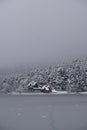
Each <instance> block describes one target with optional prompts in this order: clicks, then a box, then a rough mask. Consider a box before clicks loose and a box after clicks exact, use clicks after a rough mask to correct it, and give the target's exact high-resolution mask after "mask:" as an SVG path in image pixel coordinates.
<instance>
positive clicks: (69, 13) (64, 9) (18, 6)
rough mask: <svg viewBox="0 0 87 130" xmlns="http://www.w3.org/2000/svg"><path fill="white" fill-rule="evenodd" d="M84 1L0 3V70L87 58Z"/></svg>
mask: <svg viewBox="0 0 87 130" xmlns="http://www.w3.org/2000/svg"><path fill="white" fill-rule="evenodd" d="M86 48H87V2H86V1H85V0H83V1H81V0H0V67H12V66H19V65H26V64H38V63H45V62H48V63H49V62H57V61H60V60H61V61H63V60H68V59H72V58H74V57H84V56H86V55H87V51H86Z"/></svg>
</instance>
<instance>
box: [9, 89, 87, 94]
mask: <svg viewBox="0 0 87 130" xmlns="http://www.w3.org/2000/svg"><path fill="white" fill-rule="evenodd" d="M9 94H11V95H47V94H49V95H50V94H51V95H52V94H53V95H54V94H77V93H76V92H71V93H68V92H67V91H56V90H54V89H53V90H52V93H19V92H11V93H9ZM79 94H87V92H80V93H79Z"/></svg>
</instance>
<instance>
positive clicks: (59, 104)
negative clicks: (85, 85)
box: [0, 94, 87, 130]
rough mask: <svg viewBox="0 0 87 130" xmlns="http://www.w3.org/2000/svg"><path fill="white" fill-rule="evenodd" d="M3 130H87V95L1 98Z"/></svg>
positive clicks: (0, 118) (0, 128) (5, 96)
mask: <svg viewBox="0 0 87 130" xmlns="http://www.w3.org/2000/svg"><path fill="white" fill-rule="evenodd" d="M0 130H87V95H49V94H47V95H28V96H11V95H0Z"/></svg>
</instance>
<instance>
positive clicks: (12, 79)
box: [0, 58, 87, 93]
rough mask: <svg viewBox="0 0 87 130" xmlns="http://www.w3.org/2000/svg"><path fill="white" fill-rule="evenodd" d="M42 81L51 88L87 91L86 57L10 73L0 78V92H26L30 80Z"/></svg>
mask: <svg viewBox="0 0 87 130" xmlns="http://www.w3.org/2000/svg"><path fill="white" fill-rule="evenodd" d="M32 81H34V82H37V83H38V82H43V83H47V84H49V85H50V87H51V88H52V89H55V90H59V91H69V92H82V91H87V59H86V58H85V59H81V60H79V59H76V60H74V61H72V62H71V63H69V64H68V63H67V64H63V65H55V66H54V65H51V66H45V67H35V68H32V69H27V70H26V71H24V72H23V71H22V72H21V73H19V72H17V73H14V72H12V73H10V74H8V75H6V76H3V78H2V79H1V80H0V92H5V93H9V92H12V91H13V92H28V91H29V90H28V87H27V85H28V84H29V83H30V82H32Z"/></svg>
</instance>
